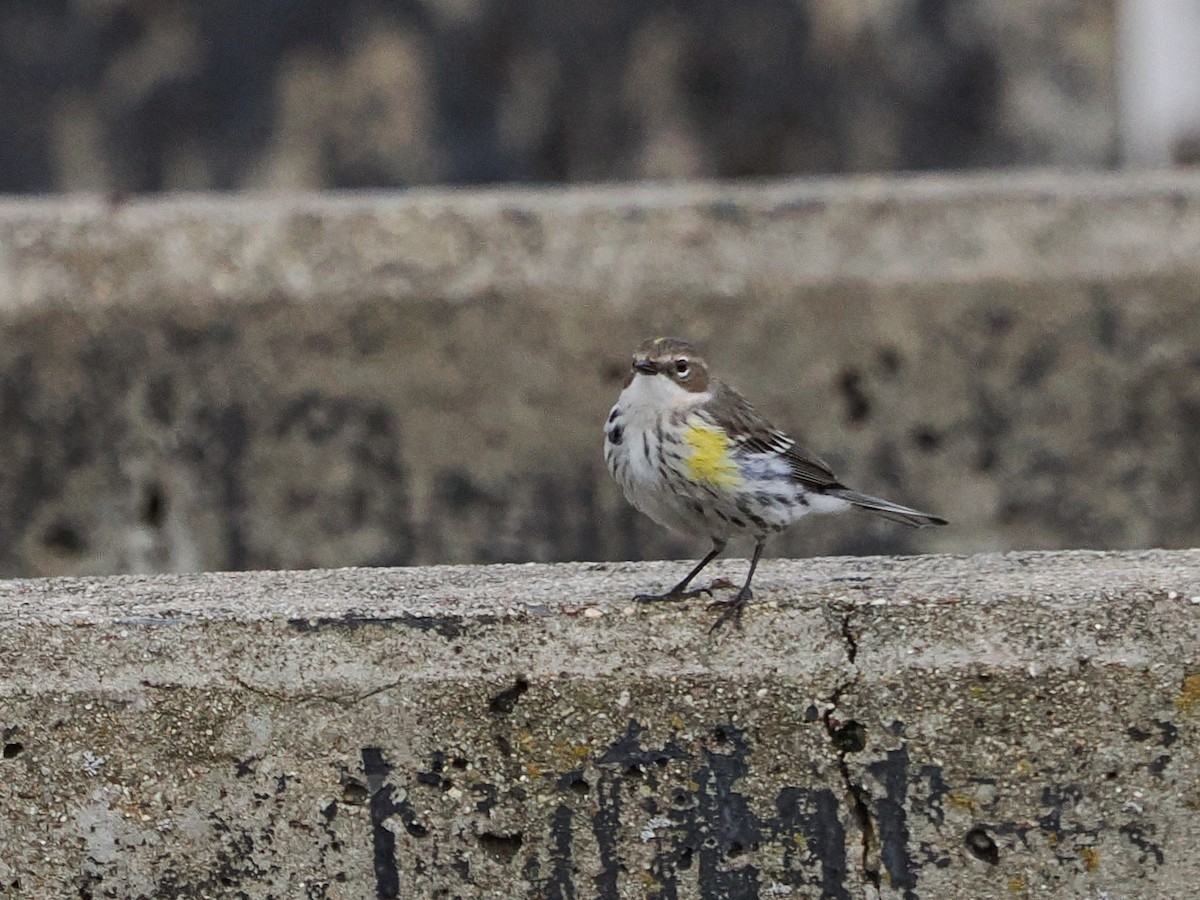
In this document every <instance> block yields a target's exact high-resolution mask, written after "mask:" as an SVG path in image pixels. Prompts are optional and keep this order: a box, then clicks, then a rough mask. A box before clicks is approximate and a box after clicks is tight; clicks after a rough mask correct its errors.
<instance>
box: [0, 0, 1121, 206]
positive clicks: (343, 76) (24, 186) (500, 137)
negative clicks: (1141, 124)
mask: <svg viewBox="0 0 1200 900" xmlns="http://www.w3.org/2000/svg"><path fill="white" fill-rule="evenodd" d="M1115 22H1116V15H1115V10H1114V7H1113V2H1112V0H1082V2H1081V0H1023V2H1020V3H1012V2H1007V0H977V2H971V3H959V2H952V0H844V2H841V0H839V2H827V0H737V2H728V0H698V2H690V3H682V2H674V0H613V2H608V3H602V4H596V3H591V2H585V0H524V2H521V0H424V2H420V0H395V2H385V0H353V2H347V3H328V2H325V0H272V2H267V3H246V2H242V0H214V2H209V3H184V2H175V0H158V2H145V0H124V2H122V0H115V2H114V0H58V2H45V0H8V2H5V3H4V4H0V83H2V84H3V85H4V90H3V92H2V93H0V134H3V136H4V139H3V141H2V142H0V190H3V191H9V192H14V191H15V192H30V191H34V192H45V191H66V190H81V189H82V190H100V191H114V192H141V191H162V190H179V189H183V190H203V189H209V188H216V189H223V190H230V189H246V188H287V189H323V188H378V187H393V186H403V185H412V184H445V183H449V184H484V183H489V182H496V181H506V182H511V181H517V182H564V181H567V182H574V181H595V180H607V179H640V178H697V177H719V178H740V177H756V176H779V175H805V174H815V173H822V174H828V173H847V172H864V171H894V170H929V169H946V168H952V169H954V168H979V167H992V166H997V167H1011V166H1022V165H1047V164H1054V165H1070V166H1109V165H1112V164H1113V163H1114V162H1115V161H1116V159H1117V157H1118V145H1117V140H1118V128H1117V122H1116V117H1115V109H1116V97H1117V86H1116V81H1115V68H1114V40H1115V37H1114V36H1115V27H1116V26H1115Z"/></svg>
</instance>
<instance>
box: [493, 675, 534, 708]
mask: <svg viewBox="0 0 1200 900" xmlns="http://www.w3.org/2000/svg"><path fill="white" fill-rule="evenodd" d="M528 690H529V681H528V680H527V679H526V678H525V676H524V675H518V676H517V680H516V681H514V682H513V683H512V685H511V686H510V687H507V688H505V689H504V690H502V691H501V692H500V693H498V694H497V695H496V696H494V697H493V698H492V699H491V701H490V702H489V703H488V709H489V710H491V711H492V712H494V713H496V715H499V716H506V715H508V714H509V713H510V712H512V711H513V710H514V709H516V708H517V701H518V700H520V699H521V697H522V696H523V695H524V693H525V692H526V691H528Z"/></svg>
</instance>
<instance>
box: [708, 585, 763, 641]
mask: <svg viewBox="0 0 1200 900" xmlns="http://www.w3.org/2000/svg"><path fill="white" fill-rule="evenodd" d="M753 597H754V593H753V591H751V590H750V588H749V587H744V588H742V589H741V590H740V591H738V592H737V593H736V594H734V595H733V596H732V597H731V598H730V599H728V600H714V601H713V602H712V603H710V604H708V608H709V609H723V610H725V612H723V613H721V616H720V618H718V619H717V621H715V622H713V623H712V626H711V627H710V628H709V629H708V633H709V634H712V633H713V632H714V631H716V630H717V629H718V628H720V627H721V626H722V625H724V624H725V623H726V622H729V621H732V622H733V626H734V627H735V628H741V627H742V610H744V609H745V608H746V606H747V605H748V604H749V603H750V601H751V599H753Z"/></svg>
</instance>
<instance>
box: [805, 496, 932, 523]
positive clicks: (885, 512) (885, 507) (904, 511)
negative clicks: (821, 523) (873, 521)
mask: <svg viewBox="0 0 1200 900" xmlns="http://www.w3.org/2000/svg"><path fill="white" fill-rule="evenodd" d="M825 493H827V494H829V495H830V496H831V497H839V498H841V499H842V500H846V501H848V502H850V503H853V504H854V505H855V506H860V507H862V508H863V509H867V510H870V511H871V512H873V513H875V514H876V515H880V516H883V517H884V518H885V519H891V520H892V521H893V522H903V523H904V524H905V525H913V526H915V527H917V528H924V527H925V526H927V525H947V524H949V523H948V522H947V521H946V520H945V519H943V518H942V517H941V516H934V515H930V514H929V513H923V512H920V511H919V510H915V509H909V508H908V507H907V506H901V505H900V504H899V503H892V502H891V501H890V500H881V499H880V498H879V497H872V496H870V495H868V494H860V493H859V492H858V491H852V490H850V489H849V488H834V489H833V490H829V491H826V492H825Z"/></svg>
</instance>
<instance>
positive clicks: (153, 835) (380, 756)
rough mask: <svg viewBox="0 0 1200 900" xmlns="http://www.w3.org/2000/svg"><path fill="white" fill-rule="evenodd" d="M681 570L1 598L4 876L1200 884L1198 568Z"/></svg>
mask: <svg viewBox="0 0 1200 900" xmlns="http://www.w3.org/2000/svg"><path fill="white" fill-rule="evenodd" d="M743 566H744V563H741V562H737V561H727V562H722V563H719V564H718V566H717V569H716V571H717V574H721V575H725V576H727V577H734V578H736V577H737V576H739V575H740V573H741V572H742V567H743ZM680 568H681V567H680V566H679V565H678V564H667V563H654V564H629V563H623V564H572V565H560V566H543V565H525V566H491V567H449V568H428V569H426V568H406V569H395V570H380V569H376V570H340V571H310V572H303V573H248V574H210V575H194V576H160V577H121V578H113V579H106V580H73V579H61V580H51V581H10V582H5V583H3V584H0V623H2V625H0V737H2V744H3V747H2V754H0V890H3V892H4V894H5V896H6V897H7V896H14V897H30V898H46V897H60V896H62V897H67V896H69V897H87V898H101V897H145V898H155V897H161V898H176V897H233V896H237V897H248V898H266V897H328V898H364V897H448V898H449V897H464V898H465V897H480V898H506V900H507V898H512V897H543V898H552V897H557V898H567V897H600V898H610V897H611V898H615V897H622V898H635V897H636V898H643V897H645V898H697V897H701V898H749V897H827V898H838V897H841V898H865V897H884V898H904V900H912V898H937V900H968V898H969V900H993V898H996V900H998V898H1012V897H1038V896H1054V897H1088V898H1097V897H1121V898H1126V900H1138V898H1147V900H1150V898H1156V900H1157V898H1164V897H1188V896H1192V895H1193V894H1194V885H1195V884H1196V880H1197V878H1198V877H1200V854H1198V853H1197V847H1198V846H1200V824H1198V820H1197V817H1196V813H1195V809H1196V805H1197V803H1200V795H1198V794H1197V785H1198V784H1200V781H1198V779H1200V758H1198V754H1197V746H1198V742H1197V737H1198V728H1200V718H1198V716H1200V674H1198V673H1200V650H1198V649H1197V648H1200V552H1197V551H1186V552H1146V553H1126V554H1120V553H1107V554H1096V553H1063V554H1039V553H1025V554H1014V555H1008V556H999V555H980V556H973V557H946V556H941V557H917V558H904V559H901V558H875V559H866V560H848V559H816V560H810V561H806V562H783V561H768V562H766V563H764V565H763V567H762V569H761V570H760V576H759V579H758V582H757V586H758V588H759V601H758V602H757V603H756V604H755V605H753V606H752V607H751V608H750V610H749V611H748V612H747V615H746V619H745V627H744V630H742V631H740V632H738V631H723V632H719V633H718V634H716V635H711V636H710V635H709V634H708V633H707V625H708V623H709V622H710V621H711V620H712V618H713V615H714V614H713V613H709V612H708V611H706V610H705V609H704V608H703V606H702V605H665V604H664V605H659V606H653V607H648V606H634V605H633V604H631V603H630V602H629V600H628V598H629V597H630V595H631V594H632V593H634V592H635V591H638V590H643V589H646V588H648V587H653V586H658V585H666V584H667V583H669V582H670V581H671V580H672V579H674V578H675V577H676V576H677V575H678V573H679V571H680Z"/></svg>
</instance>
